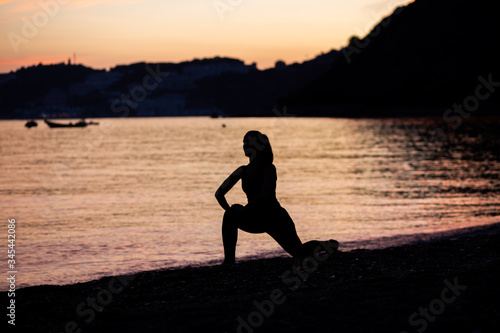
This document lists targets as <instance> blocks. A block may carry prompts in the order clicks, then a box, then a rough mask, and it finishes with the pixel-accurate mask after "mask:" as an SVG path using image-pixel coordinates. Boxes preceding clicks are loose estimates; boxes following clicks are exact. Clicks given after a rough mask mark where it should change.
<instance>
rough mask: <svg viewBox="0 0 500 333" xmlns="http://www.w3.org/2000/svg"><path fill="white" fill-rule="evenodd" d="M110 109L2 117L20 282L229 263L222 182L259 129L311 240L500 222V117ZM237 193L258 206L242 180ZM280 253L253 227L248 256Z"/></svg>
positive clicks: (0, 145)
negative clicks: (87, 115)
mask: <svg viewBox="0 0 500 333" xmlns="http://www.w3.org/2000/svg"><path fill="white" fill-rule="evenodd" d="M96 121H99V123H100V124H99V125H93V126H88V127H86V128H60V129H50V128H48V126H46V125H45V124H44V123H43V122H39V125H38V127H35V128H31V129H27V128H25V127H24V121H19V120H17V121H1V122H0V154H1V159H0V165H1V172H0V184H1V188H0V212H1V216H0V218H1V219H2V221H3V224H4V228H2V230H4V234H5V235H4V236H5V237H2V239H4V241H3V242H4V244H2V245H1V247H2V248H3V249H4V250H5V251H4V256H3V258H4V262H5V265H7V259H8V258H7V245H8V244H7V224H8V222H7V220H8V219H15V220H16V247H15V249H16V268H17V271H18V273H17V281H16V284H17V287H18V288H19V287H25V286H32V285H40V284H68V283H75V282H81V281H88V280H92V279H97V278H99V277H102V276H109V275H116V274H125V273H132V272H137V271H144V270H152V269H159V268H165V267H175V266H183V265H191V264H204V263H205V264H206V263H217V262H220V261H221V260H222V257H223V248H222V241H221V220H222V216H223V210H222V209H221V208H220V207H219V205H218V204H217V201H216V200H215V198H214V193H215V191H216V189H217V188H218V186H219V185H220V184H221V183H222V182H223V181H224V179H225V178H226V177H227V176H228V175H229V174H230V173H231V172H232V171H234V170H235V169H236V168H237V167H238V166H240V165H243V164H246V163H248V160H247V158H246V157H245V156H244V154H243V149H242V140H243V136H244V134H245V133H246V132H247V131H248V130H260V131H261V132H263V133H265V134H267V135H268V136H269V139H270V141H271V145H272V147H273V150H274V157H275V165H276V167H277V172H278V185H277V196H278V200H279V201H280V202H281V204H282V206H283V207H285V208H286V209H287V210H288V212H289V213H290V215H291V217H292V218H293V219H294V221H295V224H296V228H297V232H298V234H299V236H300V238H301V239H302V240H303V241H307V240H311V239H320V240H321V239H325V240H326V239H331V238H334V239H337V240H339V241H340V243H341V250H342V249H343V250H349V249H352V248H355V247H363V244H365V243H366V242H367V240H370V239H379V238H380V237H390V236H395V235H411V234H415V233H428V232H435V231H443V230H450V229H456V228H462V227H470V226H477V225H483V224H490V223H494V222H499V221H500V217H499V215H500V213H499V207H500V198H499V189H500V180H499V174H500V135H499V133H500V121H499V120H498V119H478V120H468V121H466V122H464V123H462V124H458V123H455V124H447V123H445V122H444V121H443V120H442V119H439V118H436V119H330V118H278V117H274V118H217V119H210V118H197V117H189V118H128V119H125V118H121V119H98V120H96ZM454 127H455V128H454ZM227 198H228V201H229V203H230V204H232V203H243V204H244V203H245V195H244V193H243V192H242V190H241V184H239V183H238V184H237V185H236V186H235V188H234V189H233V190H232V191H231V192H229V194H228V196H227ZM383 245H384V244H383V242H382V243H380V244H379V246H383ZM266 255H267V256H268V255H284V252H283V251H282V250H281V249H280V248H279V246H278V245H277V244H276V243H275V242H274V241H273V240H272V239H271V238H270V237H269V236H268V235H265V234H258V235H254V234H247V233H243V232H240V234H239V240H238V247H237V258H240V259H241V258H244V257H248V256H266ZM0 289H1V290H6V289H8V288H7V283H6V282H4V281H2V283H1V285H0Z"/></svg>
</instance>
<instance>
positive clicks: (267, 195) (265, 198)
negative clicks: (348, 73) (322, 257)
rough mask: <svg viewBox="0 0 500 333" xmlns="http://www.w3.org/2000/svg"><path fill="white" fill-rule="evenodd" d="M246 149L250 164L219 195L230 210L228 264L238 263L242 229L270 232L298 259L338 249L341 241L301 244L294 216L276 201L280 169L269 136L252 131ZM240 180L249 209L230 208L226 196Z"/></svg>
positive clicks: (225, 228) (225, 227)
mask: <svg viewBox="0 0 500 333" xmlns="http://www.w3.org/2000/svg"><path fill="white" fill-rule="evenodd" d="M243 150H244V152H245V156H247V157H248V158H249V160H250V163H248V165H243V166H240V167H239V168H238V169H236V170H235V171H234V172H233V173H232V174H231V175H230V176H229V177H228V178H227V179H226V180H225V181H224V182H223V183H222V185H221V186H220V187H219V189H218V190H217V192H215V197H216V198H217V201H218V202H219V204H220V205H221V207H222V208H223V209H224V210H225V211H226V212H225V213H224V218H223V220H222V242H223V244H224V258H225V259H224V264H233V263H234V262H235V252H236V241H237V240H238V229H241V230H243V231H246V232H250V233H264V232H265V233H268V234H269V235H270V236H271V237H272V238H274V240H276V242H278V244H279V245H281V247H282V248H283V249H284V250H285V251H286V252H288V253H289V254H291V255H292V256H294V257H296V256H307V255H312V254H314V253H315V251H318V250H322V249H325V248H330V249H332V248H333V249H334V250H336V249H337V248H338V242H337V241H335V240H330V241H328V242H320V241H309V242H307V243H304V244H303V243H302V242H301V241H300V239H299V237H298V236H297V231H296V230H295V224H294V223H293V221H292V219H291V218H290V215H288V212H287V211H286V210H285V209H284V208H283V207H281V205H280V203H279V202H278V200H277V199H276V180H277V176H276V167H275V166H274V164H273V151H272V149H271V144H270V143H269V139H268V138H267V136H266V135H264V134H262V133H260V132H258V131H249V132H248V133H247V134H245V137H244V138H243ZM240 179H241V184H242V188H243V191H244V192H245V194H246V195H247V199H248V203H247V205H246V206H242V205H240V204H234V205H232V206H229V204H228V203H227V200H226V198H225V195H226V193H227V192H228V191H229V190H230V189H231V188H233V186H234V185H235V184H236V183H237V182H238V181H239V180H240ZM318 247H319V248H318Z"/></svg>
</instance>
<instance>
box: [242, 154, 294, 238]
mask: <svg viewBox="0 0 500 333" xmlns="http://www.w3.org/2000/svg"><path fill="white" fill-rule="evenodd" d="M271 166H272V168H273V174H274V181H276V180H277V176H276V167H275V166H274V165H273V164H271ZM247 168H248V166H245V167H244V170H243V176H242V177H241V185H242V189H243V192H245V194H246V195H247V199H248V202H251V201H252V200H253V199H254V198H255V197H256V196H257V195H258V194H259V193H260V192H261V191H262V187H263V186H264V177H265V174H264V171H265V170H263V168H261V169H260V170H258V171H257V173H256V174H255V175H248V171H247ZM238 215H239V216H238V220H239V224H240V226H241V227H242V229H243V230H245V229H246V230H245V231H247V232H251V233H261V232H267V233H269V234H271V235H272V234H274V233H276V232H280V233H283V232H286V231H288V232H290V233H293V234H296V231H295V224H294V223H293V221H292V219H291V217H290V215H288V212H287V211H286V210H285V209H284V208H283V207H281V205H280V203H279V202H278V199H277V198H276V188H274V191H273V193H272V194H271V195H269V197H268V198H264V200H262V201H261V202H259V203H258V204H256V205H254V206H252V207H251V208H250V209H249V210H246V211H245V212H244V213H243V214H238Z"/></svg>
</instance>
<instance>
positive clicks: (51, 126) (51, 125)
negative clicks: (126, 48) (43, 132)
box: [44, 119, 87, 128]
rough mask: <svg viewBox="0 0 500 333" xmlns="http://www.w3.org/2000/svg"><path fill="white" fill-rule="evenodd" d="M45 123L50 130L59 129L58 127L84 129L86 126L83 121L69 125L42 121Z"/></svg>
mask: <svg viewBox="0 0 500 333" xmlns="http://www.w3.org/2000/svg"><path fill="white" fill-rule="evenodd" d="M44 121H45V123H46V124H47V125H48V126H49V127H50V128H60V127H85V126H87V123H86V122H85V121H83V120H80V121H79V122H77V123H74V124H73V123H69V124H60V123H55V122H53V121H49V120H47V119H45V120H44Z"/></svg>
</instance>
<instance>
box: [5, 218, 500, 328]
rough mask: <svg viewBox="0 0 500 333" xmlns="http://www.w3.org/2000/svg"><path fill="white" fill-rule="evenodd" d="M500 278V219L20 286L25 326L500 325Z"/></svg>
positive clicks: (20, 319) (20, 317) (19, 318)
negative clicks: (356, 246) (376, 240)
mask: <svg viewBox="0 0 500 333" xmlns="http://www.w3.org/2000/svg"><path fill="white" fill-rule="evenodd" d="M429 239H430V240H429ZM499 281H500V223H499V224H494V225H490V226H485V227H480V228H472V229H470V230H457V231H456V232H448V233H446V234H443V235H441V237H439V238H437V239H436V238H432V237H428V238H427V239H425V240H422V241H418V242H414V243H413V244H406V245H402V246H397V247H390V248H385V249H379V250H368V249H360V250H352V251H345V252H344V251H342V246H341V248H340V251H337V252H334V253H332V254H329V253H328V252H326V253H322V254H319V255H318V256H317V257H316V258H314V257H309V258H300V259H293V258H282V257H277V258H268V259H256V260H248V261H244V262H240V263H238V264H236V265H235V266H232V267H222V266H202V267H186V268H180V269H165V270H159V271H150V272H142V273H138V274H135V275H130V276H121V277H107V278H103V279H100V280H98V281H91V282H87V283H79V284H74V285H66V286H36V287H28V288H23V289H20V290H17V291H16V298H15V299H16V328H17V329H18V330H19V329H22V331H25V332H28V331H30V332H403V331H406V332H424V331H425V332H471V333H472V332H474V333H481V332H498V331H500V316H499V315H498V314H499V313H500V286H499ZM2 294H4V296H3V297H4V299H6V295H5V294H6V293H5V292H3V293H2ZM4 309H5V308H4ZM4 311H5V310H4ZM7 319H8V318H7ZM4 320H6V319H5V315H4ZM9 328H12V327H9Z"/></svg>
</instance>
